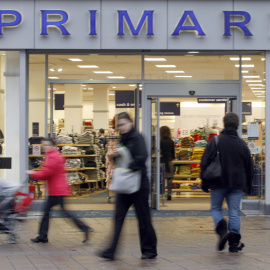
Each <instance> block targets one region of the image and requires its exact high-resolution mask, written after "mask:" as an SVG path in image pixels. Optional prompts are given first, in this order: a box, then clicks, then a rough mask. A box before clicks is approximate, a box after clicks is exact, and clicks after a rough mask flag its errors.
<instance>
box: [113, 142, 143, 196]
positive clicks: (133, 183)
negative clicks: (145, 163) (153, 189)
mask: <svg viewBox="0 0 270 270" xmlns="http://www.w3.org/2000/svg"><path fill="white" fill-rule="evenodd" d="M118 153H119V156H118V157H117V158H116V161H115V166H116V167H115V169H114V170H113V173H112V184H111V186H110V190H111V191H114V192H117V193H123V194H132V193H135V192H137V191H138V190H139V189H140V186H141V175H142V173H141V171H133V170H131V169H129V168H128V166H129V164H130V162H131V161H132V157H131V154H130V152H129V150H128V148H126V147H120V148H118Z"/></svg>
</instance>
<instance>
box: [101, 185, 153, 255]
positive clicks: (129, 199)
mask: <svg viewBox="0 0 270 270" xmlns="http://www.w3.org/2000/svg"><path fill="white" fill-rule="evenodd" d="M147 185H148V183H147V184H145V185H144V186H145V187H142V188H141V189H140V190H139V191H138V192H136V193H133V194H118V195H117V198H116V210H115V224H114V235H113V239H112V243H111V246H110V247H109V249H107V250H106V253H108V254H110V255H114V253H115V251H116V247H117V243H118V240H119V237H120V233H121V229H122V226H123V223H124V220H125V217H126V214H127V212H128V209H129V208H130V206H131V205H132V204H134V207H135V211H136V215H137V218H138V221H139V231H140V246H141V252H142V254H146V255H157V238H156V233H155V230H154V228H153V226H152V222H151V215H150V210H149V205H148V194H149V189H148V187H147Z"/></svg>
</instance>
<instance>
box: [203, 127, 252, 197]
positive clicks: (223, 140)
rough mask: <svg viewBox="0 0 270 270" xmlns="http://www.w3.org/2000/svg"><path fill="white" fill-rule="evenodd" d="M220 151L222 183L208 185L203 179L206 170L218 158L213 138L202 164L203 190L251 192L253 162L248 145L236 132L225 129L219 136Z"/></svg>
mask: <svg viewBox="0 0 270 270" xmlns="http://www.w3.org/2000/svg"><path fill="white" fill-rule="evenodd" d="M218 150H219V153H220V163H221V171H222V176H221V179H220V181H216V182H213V183H208V182H207V179H204V178H203V175H204V172H205V169H206V168H207V166H208V165H209V164H210V163H211V162H212V160H214V158H215V157H216V152H217V148H216V143H215V139H214V138H212V140H211V141H210V143H209V144H208V145H207V147H206V149H205V152H204V154H203V157H202V162H201V178H202V186H203V189H207V188H211V189H221V188H233V189H242V190H244V191H246V192H247V193H249V192H250V189H251V184H252V178H253V173H254V172H253V171H254V168H253V161H252V157H251V154H250V151H249V149H248V147H247V145H246V143H245V142H244V141H243V140H242V139H241V138H239V136H238V134H237V131H236V130H228V129H224V130H223V131H222V132H221V135H220V136H218Z"/></svg>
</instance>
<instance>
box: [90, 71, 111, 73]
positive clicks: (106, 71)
mask: <svg viewBox="0 0 270 270" xmlns="http://www.w3.org/2000/svg"><path fill="white" fill-rule="evenodd" d="M93 72H94V73H96V74H112V73H113V72H112V71H93Z"/></svg>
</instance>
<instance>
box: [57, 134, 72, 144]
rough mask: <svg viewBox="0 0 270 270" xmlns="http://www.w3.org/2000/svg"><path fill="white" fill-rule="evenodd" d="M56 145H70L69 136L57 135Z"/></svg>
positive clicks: (70, 139)
mask: <svg viewBox="0 0 270 270" xmlns="http://www.w3.org/2000/svg"><path fill="white" fill-rule="evenodd" d="M56 143H57V144H72V138H71V137H69V136H65V135H60V134H59V135H57V138H56Z"/></svg>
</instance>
